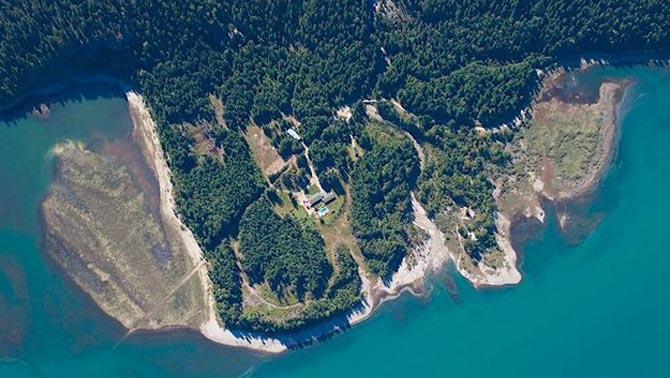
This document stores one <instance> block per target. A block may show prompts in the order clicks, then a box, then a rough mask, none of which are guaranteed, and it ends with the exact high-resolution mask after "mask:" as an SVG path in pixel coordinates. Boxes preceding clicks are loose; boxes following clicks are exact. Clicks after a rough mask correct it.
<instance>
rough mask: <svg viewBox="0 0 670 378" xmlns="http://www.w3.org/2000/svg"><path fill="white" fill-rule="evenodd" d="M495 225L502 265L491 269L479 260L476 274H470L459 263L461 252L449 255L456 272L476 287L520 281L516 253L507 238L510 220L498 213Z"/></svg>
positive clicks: (503, 284)
mask: <svg viewBox="0 0 670 378" xmlns="http://www.w3.org/2000/svg"><path fill="white" fill-rule="evenodd" d="M496 226H497V229H498V233H497V234H496V241H497V242H498V248H500V250H501V252H503V266H502V267H500V268H498V269H493V268H490V267H488V266H486V265H485V264H483V263H481V262H480V263H479V265H478V268H479V271H478V274H472V273H470V272H469V271H467V270H466V269H464V268H463V265H462V263H461V259H462V258H463V254H460V255H458V256H455V255H453V254H452V255H451V258H452V259H453V260H454V261H455V263H456V269H457V270H458V272H459V273H460V274H461V275H462V276H463V277H465V278H466V279H467V280H468V281H470V282H471V283H472V284H473V285H474V287H475V288H478V289H480V288H483V287H487V286H506V285H516V284H518V283H519V282H521V272H519V269H518V268H517V265H516V260H517V253H516V251H515V250H514V248H513V247H512V243H511V242H510V239H509V232H510V221H509V220H508V219H507V218H506V217H505V216H504V215H503V214H501V213H498V218H497V219H496Z"/></svg>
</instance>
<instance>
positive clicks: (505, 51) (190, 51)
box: [0, 0, 670, 352]
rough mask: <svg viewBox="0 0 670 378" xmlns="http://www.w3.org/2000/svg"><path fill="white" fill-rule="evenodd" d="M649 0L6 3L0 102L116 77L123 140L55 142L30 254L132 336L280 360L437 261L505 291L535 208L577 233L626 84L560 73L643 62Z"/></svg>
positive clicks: (515, 278)
mask: <svg viewBox="0 0 670 378" xmlns="http://www.w3.org/2000/svg"><path fill="white" fill-rule="evenodd" d="M661 3H662V2H659V3H658V4H655V3H654V4H650V5H649V6H647V7H639V6H636V4H632V3H624V4H619V5H618V7H617V12H611V9H610V6H609V5H608V4H607V3H606V2H604V3H600V2H599V3H593V2H588V1H584V2H578V4H577V3H575V2H573V1H551V2H544V1H531V2H518V1H503V2H496V3H495V4H493V3H490V2H487V1H474V2H467V3H462V4H451V3H446V2H439V1H437V2H435V1H423V0H395V1H394V0H379V1H374V2H368V1H358V0H337V1H325V2H322V1H293V0H291V1H283V0H280V1H276V2H273V3H272V4H270V5H269V4H260V3H258V2H254V1H210V0H194V1H191V0H189V1H165V2H161V3H160V4H157V3H156V2H152V1H145V0H141V1H119V2H117V3H115V4H113V5H112V4H105V3H99V2H85V3H84V4H78V3H76V2H69V1H63V2H58V3H49V4H41V6H39V7H32V6H31V4H16V5H12V6H7V5H3V6H2V7H3V8H9V9H2V10H3V11H5V10H6V12H3V14H7V15H10V16H8V17H4V18H2V20H1V21H2V24H1V25H2V30H3V31H4V32H5V33H4V34H5V35H6V37H5V38H3V39H2V41H0V51H2V54H0V77H2V81H1V82H0V110H2V111H3V112H15V111H17V109H24V108H26V109H30V108H33V107H34V108H36V109H37V110H36V112H35V114H37V115H39V116H43V117H48V106H46V105H47V104H48V102H49V95H50V94H52V93H53V92H57V91H59V90H62V89H63V88H64V87H69V86H71V84H72V83H77V82H81V80H83V79H81V78H84V77H85V78H91V80H98V79H100V80H102V81H104V82H107V83H110V82H111V83H118V82H121V83H124V84H123V87H124V88H123V90H124V92H125V93H126V97H127V100H128V104H129V111H130V114H131V116H132V121H133V130H132V132H131V133H130V134H129V136H128V138H126V139H124V140H120V141H116V142H112V143H109V144H108V145H105V146H102V147H100V146H96V147H91V146H82V145H79V144H78V143H76V141H67V142H64V143H62V144H60V145H59V146H57V147H56V148H55V149H54V151H53V153H54V154H55V156H56V165H55V170H54V180H53V182H52V183H51V185H50V189H49V193H48V194H47V196H46V197H45V198H44V200H43V202H42V206H41V214H42V218H43V220H44V226H45V227H44V233H45V240H46V245H47V249H48V254H49V256H50V258H51V259H53V260H54V261H55V262H57V263H58V264H59V265H60V266H62V267H63V269H64V271H66V272H67V274H68V275H69V276H70V277H72V278H73V280H74V282H76V283H77V285H78V286H79V287H80V288H81V289H82V290H83V291H84V292H86V293H87V294H89V295H90V296H91V298H92V299H93V300H94V301H95V302H96V303H97V304H98V306H99V307H100V308H101V309H103V311H105V312H106V313H107V314H109V315H110V316H111V317H113V318H115V319H117V320H118V321H119V322H120V323H121V324H122V325H123V326H124V327H125V328H126V329H128V332H129V333H131V332H133V331H134V330H137V329H165V328H173V327H188V328H193V329H197V330H199V331H201V332H202V333H203V334H204V335H205V336H207V337H208V338H210V339H212V340H214V341H216V342H220V343H223V344H226V345H233V346H242V347H248V348H254V349H259V350H263V351H267V352H282V351H284V350H286V349H287V348H294V347H299V346H301V345H304V344H307V343H311V342H313V341H315V340H317V339H321V338H323V337H326V336H328V335H330V334H332V333H335V332H338V331H341V330H343V329H346V328H347V327H350V326H352V325H353V324H356V323H357V322H360V321H362V320H363V319H366V318H367V317H369V316H370V315H371V314H372V313H373V311H374V310H375V309H376V308H377V307H378V306H379V305H380V304H381V303H382V302H384V301H385V300H388V299H391V298H395V297H397V296H398V295H400V294H401V293H402V292H404V291H409V292H411V293H413V294H415V295H423V294H425V293H424V279H425V278H426V276H427V275H428V274H430V273H431V272H435V271H437V270H440V269H441V268H442V267H443V266H444V265H445V264H447V263H448V262H449V261H451V262H452V263H453V264H455V266H456V268H457V270H458V272H460V274H462V275H463V276H464V277H465V278H467V279H468V280H469V281H470V282H471V283H472V284H473V285H474V286H475V287H478V288H479V287H487V286H501V285H513V284H516V283H518V282H519V281H520V280H521V279H522V277H521V273H520V271H519V267H518V263H517V255H518V253H517V252H518V251H519V248H518V246H519V243H518V242H517V239H518V237H517V236H518V235H517V234H519V232H516V231H518V230H519V229H520V228H523V227H524V226H527V225H528V224H529V222H531V223H532V222H539V223H540V224H541V223H544V220H545V214H548V213H551V214H556V216H557V219H558V223H559V224H560V227H561V229H562V230H563V231H564V232H565V234H566V236H567V237H568V238H570V239H574V240H575V241H578V240H579V237H581V236H583V235H578V236H576V237H573V236H574V235H575V233H576V231H578V230H579V231H580V232H581V233H582V234H584V233H587V232H588V230H589V227H583V226H584V224H585V223H587V222H588V220H584V219H582V218H580V215H579V214H577V213H575V212H574V211H573V210H574V208H575V206H573V204H574V203H577V202H579V201H587V202H588V200H589V195H590V194H591V193H592V191H593V190H594V189H595V188H597V185H598V183H599V182H600V180H601V179H602V178H603V177H604V175H605V174H606V173H607V170H608V167H609V164H610V162H611V160H612V158H613V156H614V153H615V151H616V145H617V140H618V138H617V135H618V131H617V130H618V128H617V109H618V104H619V103H620V102H621V101H622V98H623V97H624V94H625V92H626V88H628V87H629V86H630V85H632V84H633V83H632V82H630V81H628V80H622V79H617V80H609V79H607V78H602V80H600V81H599V82H598V83H595V84H594V83H581V82H580V81H579V79H578V73H579V72H580V70H584V69H588V67H587V66H588V65H584V67H580V66H579V65H575V64H566V63H565V62H566V61H565V59H574V57H575V56H578V57H582V56H590V55H589V54H592V53H593V52H596V51H597V52H600V53H602V54H618V53H621V52H624V51H629V52H636V53H640V54H641V55H640V56H641V57H644V58H640V60H641V61H646V60H648V59H647V57H650V56H657V55H658V54H662V53H663V52H664V51H666V49H667V47H668V41H670V27H668V26H670V20H668V19H667V18H666V17H664V16H663V12H660V11H659V10H663V9H665V8H664V5H663V4H661ZM575 9H580V11H575ZM35 25H42V27H39V28H38V27H35ZM650 25H655V26H654V27H653V28H651V27H650ZM644 54H648V55H644ZM655 54H656V55H655Z"/></svg>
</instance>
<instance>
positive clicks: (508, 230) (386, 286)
mask: <svg viewBox="0 0 670 378" xmlns="http://www.w3.org/2000/svg"><path fill="white" fill-rule="evenodd" d="M593 64H594V63H593V62H590V63H589V64H588V65H584V66H583V67H582V68H581V69H582V70H583V69H586V66H588V67H590V66H592V65H593ZM596 64H597V63H596ZM563 74H565V71H564V70H560V69H559V70H556V71H555V72H552V73H550V74H548V75H547V78H546V79H545V80H546V82H547V83H551V82H552V80H559V79H557V77H560V76H561V75H563ZM557 75H558V76H557ZM613 85H614V84H612V83H608V82H606V83H605V84H604V87H605V89H604V90H601V94H600V97H603V96H604V98H605V103H604V105H603V106H605V107H606V109H607V111H606V115H607V114H610V115H611V116H609V117H605V119H603V120H602V122H601V126H599V125H598V124H596V125H595V126H596V127H598V129H599V130H600V132H599V137H598V144H599V146H600V147H599V149H598V153H597V154H596V156H597V157H598V158H597V161H598V163H597V164H596V165H595V168H593V166H591V167H592V168H593V169H591V170H590V176H589V179H588V180H587V181H585V182H584V183H583V184H582V185H580V186H578V187H577V188H576V189H575V190H574V191H573V192H570V193H564V194H563V195H562V196H561V199H562V200H564V201H569V200H572V199H576V198H577V197H581V196H582V195H584V194H585V193H588V192H590V191H593V190H595V189H596V187H597V184H598V183H599V182H600V179H601V178H602V176H603V175H604V174H605V173H606V171H607V169H608V167H609V162H611V159H612V157H613V151H614V150H615V148H616V146H615V144H616V143H617V138H616V133H617V127H618V126H617V125H618V121H617V118H616V114H615V113H616V112H617V109H618V108H619V105H620V103H621V101H622V100H623V97H624V93H623V90H625V88H627V87H628V86H629V85H631V83H630V82H626V83H625V85H623V87H619V86H613ZM617 88H623V90H621V91H615V92H612V90H613V89H617ZM613 93H614V94H616V95H614V94H613ZM127 98H128V102H129V106H130V109H131V114H133V117H132V118H133V122H134V127H135V128H136V130H142V131H141V134H143V135H144V138H145V140H151V141H152V142H151V144H147V145H150V146H151V147H150V148H149V149H148V150H149V156H151V158H152V159H153V166H154V167H157V168H155V169H157V170H158V171H160V173H158V176H159V183H160V185H161V193H162V195H165V196H170V197H171V190H172V189H171V183H170V180H169V169H168V167H167V164H166V163H165V161H164V158H163V155H162V151H161V150H160V144H159V143H158V139H157V136H156V134H155V133H156V131H155V127H156V125H155V123H154V122H153V121H152V120H151V116H150V113H149V111H148V109H147V108H146V105H145V104H144V101H143V99H142V97H141V96H140V95H138V94H136V93H134V92H128V94H127ZM536 104H537V103H534V106H535V105H536ZM532 110H533V108H531V112H532ZM576 111H579V109H577V110H576ZM528 121H529V122H531V126H530V127H531V128H532V127H533V124H532V122H533V120H532V119H531V120H528ZM413 142H415V146H416V147H417V148H420V145H419V144H418V143H416V141H413ZM420 155H421V156H422V155H423V151H421V152H420ZM516 164H521V163H519V162H516ZM515 179H517V178H515ZM535 185H536V186H534V187H533V188H534V189H536V190H538V189H540V188H539V187H538V186H537V185H538V184H535ZM496 194H497V196H498V197H497V198H500V196H501V194H500V193H494V195H496ZM542 194H543V192H541V191H539V192H537V196H538V197H535V195H532V196H531V197H529V198H532V201H538V202H537V203H536V204H535V207H534V208H527V209H524V211H523V212H521V214H522V215H523V216H527V215H528V214H530V215H531V217H534V218H535V219H537V220H538V221H540V222H541V223H543V222H544V216H545V215H544V214H545V210H544V209H543V206H542V205H541V204H540V203H539V200H540V197H539V195H542ZM545 194H546V193H545ZM502 196H503V197H504V193H503V195H502ZM545 197H546V196H545ZM547 198H549V197H547ZM161 204H162V205H164V206H166V209H165V210H164V211H166V212H167V213H172V214H175V211H176V209H175V207H174V206H175V205H174V200H173V199H166V200H161ZM545 206H546V205H545ZM504 207H505V206H504V204H501V208H504ZM412 210H413V214H414V219H415V220H414V224H415V225H416V226H417V227H419V228H420V229H421V230H423V231H424V232H425V233H426V235H427V238H426V239H424V241H423V243H422V244H421V246H420V247H418V248H414V249H413V250H412V251H411V252H410V253H409V254H408V255H407V256H406V257H405V258H404V259H403V261H402V262H401V265H400V267H399V268H398V270H397V271H396V272H395V274H393V276H392V278H391V279H390V280H388V282H386V283H385V282H384V281H383V280H374V282H373V281H371V280H370V279H369V278H368V277H367V276H366V274H365V273H364V272H363V271H360V272H359V273H360V275H361V279H362V282H363V285H362V291H363V293H364V299H363V300H362V301H361V304H360V305H359V306H358V307H356V308H355V309H354V310H352V311H351V312H349V313H348V314H345V315H344V316H336V317H335V318H332V319H327V320H325V321H322V322H320V323H318V324H317V325H315V326H311V327H307V328H306V329H303V330H298V331H295V332H291V333H289V334H288V335H270V336H268V335H265V334H262V333H254V332H246V331H239V330H229V329H226V328H224V327H223V326H222V325H221V324H220V323H219V321H218V320H217V316H216V313H215V311H214V308H215V303H214V302H213V297H212V295H211V283H210V281H209V278H208V276H207V269H206V267H205V265H200V266H201V268H202V269H201V270H200V274H199V277H200V280H201V282H202V285H203V288H204V289H205V292H207V293H210V295H208V298H207V299H208V312H209V315H208V320H207V321H206V322H205V323H203V324H202V325H201V326H200V327H199V329H200V331H201V332H202V334H203V335H205V336H206V337H207V338H209V339H210V340H212V341H215V342H218V343H221V344H223V345H228V346H239V347H244V348H249V349H254V350H259V351H263V352H268V353H281V352H283V351H286V350H288V349H291V348H294V347H298V346H301V345H305V344H310V343H312V342H314V341H317V340H320V339H323V338H327V337H329V336H330V335H332V334H334V333H337V332H340V331H342V330H345V329H347V328H349V327H351V326H353V325H355V324H358V323H360V322H362V321H364V320H365V319H368V318H369V317H370V316H371V315H372V314H373V313H374V311H375V310H376V309H377V308H378V307H379V306H380V305H381V304H382V303H384V302H385V301H387V300H392V299H394V298H397V297H398V296H400V295H401V294H402V293H404V292H409V293H411V294H412V295H415V296H421V295H425V292H424V280H425V278H426V277H427V275H429V274H430V273H433V272H436V271H438V270H440V269H442V268H443V267H444V266H445V264H447V263H449V262H450V261H451V262H453V263H454V264H455V267H456V268H457V270H458V272H459V273H460V274H461V275H462V276H463V277H464V278H466V279H467V280H468V281H470V282H471V283H472V284H473V285H474V286H475V287H476V288H486V287H495V286H506V285H514V284H517V283H519V282H520V281H521V273H520V271H519V269H518V264H517V255H518V251H516V250H515V248H514V247H513V245H512V242H511V240H512V239H513V238H514V235H512V232H513V230H514V223H515V222H518V221H519V220H518V217H519V216H520V214H519V213H510V212H509V211H507V212H506V211H505V210H501V211H500V212H499V213H498V216H497V218H496V228H497V230H498V231H497V234H496V242H497V246H498V248H500V250H501V252H502V254H503V265H502V267H499V268H497V269H493V268H490V267H487V266H486V265H484V264H482V265H481V266H480V270H479V271H478V272H474V273H473V272H472V271H469V270H467V269H464V268H463V266H462V261H463V259H464V258H466V257H465V256H464V254H462V253H458V251H454V250H452V249H449V248H447V243H446V241H445V234H444V233H443V232H442V231H441V230H440V229H439V228H438V227H437V226H436V225H435V223H434V222H433V221H431V220H430V219H429V217H428V216H427V214H426V211H425V210H424V209H423V207H422V206H421V204H420V203H419V201H418V200H417V199H416V198H415V197H414V194H412ZM174 219H175V221H177V222H179V224H180V227H181V228H182V230H186V231H184V233H183V234H182V235H183V237H185V238H187V239H190V240H191V242H190V243H187V244H189V245H190V247H189V249H188V253H189V256H191V258H192V259H194V262H196V261H201V260H202V259H203V257H202V256H203V255H202V251H201V250H200V248H199V247H198V245H197V242H195V238H194V237H193V235H192V234H191V233H190V232H189V231H188V230H187V228H186V227H185V226H184V225H183V224H181V221H179V220H178V218H177V217H176V216H174Z"/></svg>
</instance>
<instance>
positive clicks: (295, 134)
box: [286, 128, 302, 141]
mask: <svg viewBox="0 0 670 378" xmlns="http://www.w3.org/2000/svg"><path fill="white" fill-rule="evenodd" d="M286 132H287V133H288V135H290V136H291V137H292V138H293V139H295V140H297V141H300V140H301V139H302V138H301V137H300V134H298V132H297V131H295V129H293V128H290V129H288V130H287V131H286Z"/></svg>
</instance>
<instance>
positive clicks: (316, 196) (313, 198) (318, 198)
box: [307, 193, 323, 207]
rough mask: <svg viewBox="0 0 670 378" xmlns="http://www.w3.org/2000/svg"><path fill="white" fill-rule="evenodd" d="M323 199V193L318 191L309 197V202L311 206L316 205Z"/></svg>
mask: <svg viewBox="0 0 670 378" xmlns="http://www.w3.org/2000/svg"><path fill="white" fill-rule="evenodd" d="M322 199H323V194H321V193H316V194H314V195H313V196H311V197H308V198H307V203H308V204H309V206H310V207H314V205H316V204H317V203H319V202H321V200H322Z"/></svg>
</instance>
